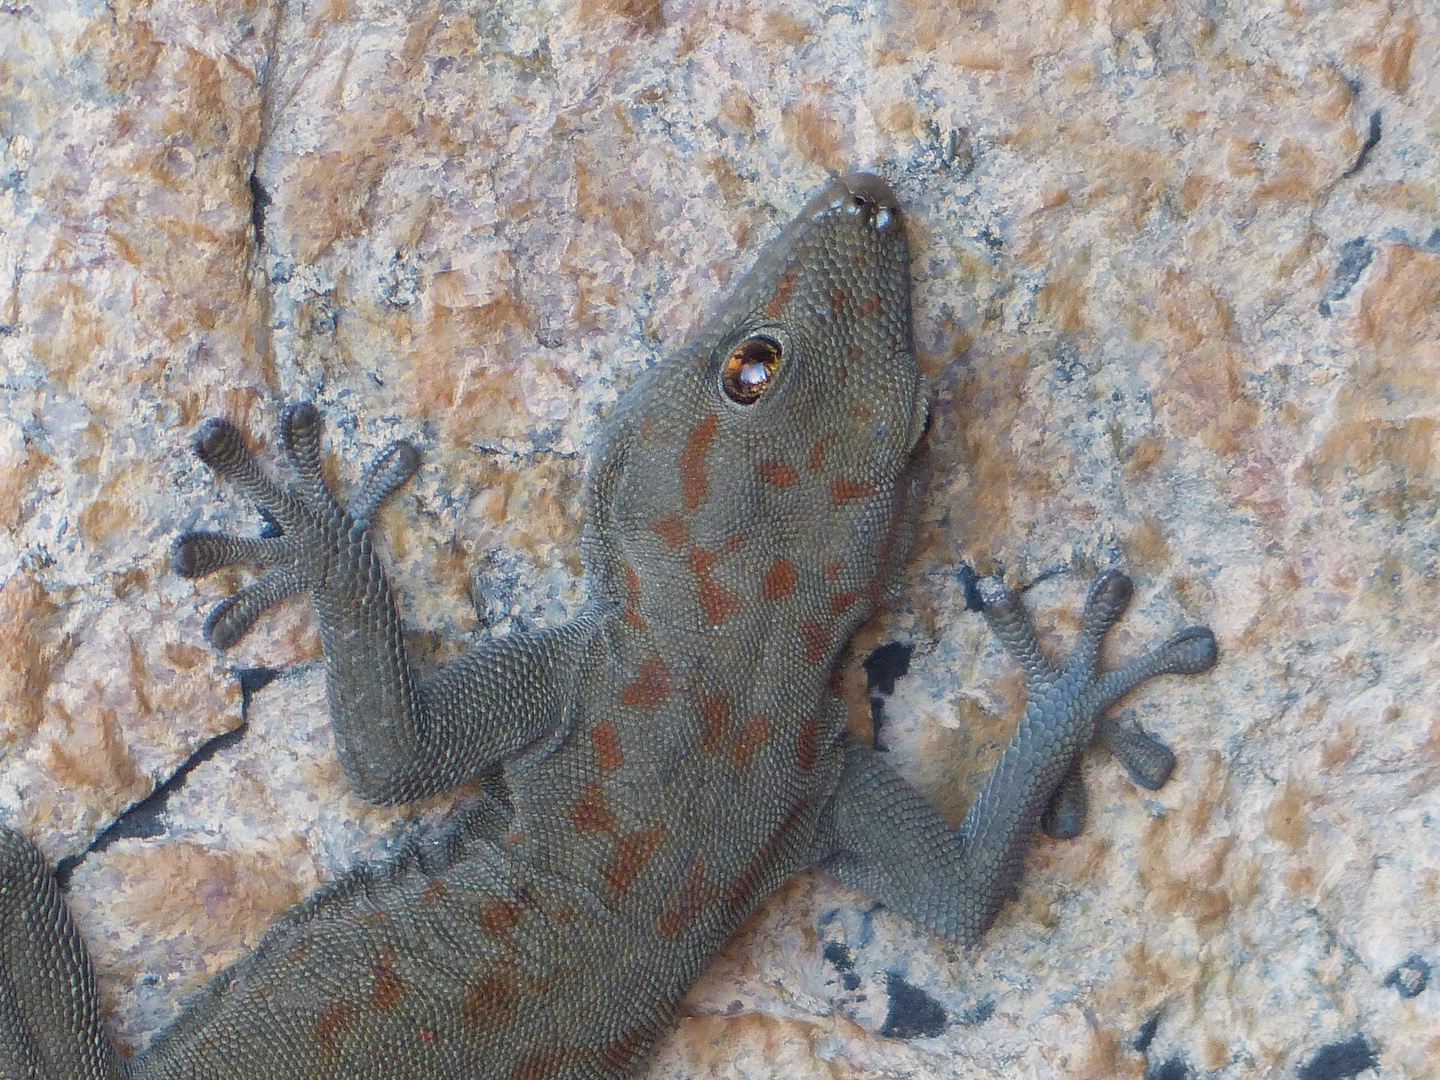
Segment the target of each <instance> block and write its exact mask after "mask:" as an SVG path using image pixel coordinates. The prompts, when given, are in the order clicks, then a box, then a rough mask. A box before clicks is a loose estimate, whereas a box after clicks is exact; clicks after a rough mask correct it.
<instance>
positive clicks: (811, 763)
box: [795, 717, 820, 772]
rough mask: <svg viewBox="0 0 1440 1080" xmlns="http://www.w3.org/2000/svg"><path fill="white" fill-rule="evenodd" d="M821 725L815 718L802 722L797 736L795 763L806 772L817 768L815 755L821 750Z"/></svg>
mask: <svg viewBox="0 0 1440 1080" xmlns="http://www.w3.org/2000/svg"><path fill="white" fill-rule="evenodd" d="M819 743H820V723H819V721H817V720H815V719H814V718H813V717H807V718H806V719H804V720H802V721H800V730H799V731H798V732H796V734H795V762H796V764H798V765H799V766H800V768H801V769H802V770H803V771H804V772H809V771H810V770H811V769H813V768H815V755H816V753H817V751H818V750H819Z"/></svg>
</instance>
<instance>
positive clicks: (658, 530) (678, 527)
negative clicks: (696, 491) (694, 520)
mask: <svg viewBox="0 0 1440 1080" xmlns="http://www.w3.org/2000/svg"><path fill="white" fill-rule="evenodd" d="M650 531H651V532H653V533H654V534H655V535H656V536H658V537H660V539H661V540H663V541H664V542H665V546H666V547H668V548H670V549H671V550H672V551H673V550H674V549H675V548H678V547H679V546H680V545H681V544H683V543H685V537H686V536H688V535H689V533H690V530H689V529H687V528H686V527H685V522H684V521H682V520H681V519H680V518H678V517H676V516H675V515H674V514H670V515H669V516H667V517H662V518H660V519H659V520H658V521H654V522H652V523H651V524H650ZM637 584H638V583H637Z"/></svg>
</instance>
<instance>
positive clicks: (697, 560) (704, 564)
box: [689, 547, 718, 578]
mask: <svg viewBox="0 0 1440 1080" xmlns="http://www.w3.org/2000/svg"><path fill="white" fill-rule="evenodd" d="M716 558H718V556H717V555H716V554H715V553H714V552H713V551H706V550H705V549H704V548H702V547H693V548H691V549H690V558H689V562H690V572H691V573H692V574H694V575H695V576H696V577H698V578H703V577H704V576H705V575H706V574H708V573H710V567H712V566H714V565H715V560H716Z"/></svg>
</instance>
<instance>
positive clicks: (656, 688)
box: [620, 652, 670, 708]
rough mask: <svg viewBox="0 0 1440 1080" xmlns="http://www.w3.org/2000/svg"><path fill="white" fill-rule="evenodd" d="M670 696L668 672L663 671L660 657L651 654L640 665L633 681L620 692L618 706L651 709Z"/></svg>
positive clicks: (663, 666) (663, 667)
mask: <svg viewBox="0 0 1440 1080" xmlns="http://www.w3.org/2000/svg"><path fill="white" fill-rule="evenodd" d="M669 696H670V672H669V671H667V670H666V669H665V665H664V664H663V663H662V662H661V660H660V657H659V655H658V654H656V653H653V652H652V653H651V654H650V657H649V659H647V660H646V661H645V663H643V664H641V665H640V671H639V673H638V674H637V675H636V676H635V680H634V681H633V682H632V683H630V685H628V686H627V687H625V689H624V690H622V691H620V704H621V705H627V706H630V707H632V708H634V707H638V708H651V707H652V706H655V705H659V704H660V702H662V701H664V700H665V699H666V698H668V697H669Z"/></svg>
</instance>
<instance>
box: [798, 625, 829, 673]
mask: <svg viewBox="0 0 1440 1080" xmlns="http://www.w3.org/2000/svg"><path fill="white" fill-rule="evenodd" d="M800 642H801V644H802V645H804V646H805V662H806V663H807V664H809V665H811V666H812V667H813V666H815V665H816V664H819V663H822V662H823V661H824V660H825V654H826V653H827V652H829V651H830V628H829V627H828V626H826V625H825V624H824V623H817V622H805V623H801V624H800Z"/></svg>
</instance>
